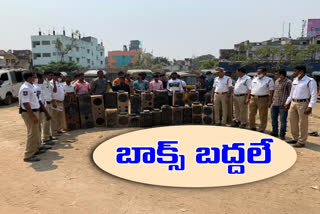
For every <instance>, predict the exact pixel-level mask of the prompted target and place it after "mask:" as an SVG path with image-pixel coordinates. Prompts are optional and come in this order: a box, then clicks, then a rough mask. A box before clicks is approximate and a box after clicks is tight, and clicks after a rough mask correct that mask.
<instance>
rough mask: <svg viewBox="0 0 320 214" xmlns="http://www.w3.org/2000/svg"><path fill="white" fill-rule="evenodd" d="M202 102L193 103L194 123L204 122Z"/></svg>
mask: <svg viewBox="0 0 320 214" xmlns="http://www.w3.org/2000/svg"><path fill="white" fill-rule="evenodd" d="M202 112H203V109H202V104H201V103H197V102H195V103H193V104H192V124H202Z"/></svg>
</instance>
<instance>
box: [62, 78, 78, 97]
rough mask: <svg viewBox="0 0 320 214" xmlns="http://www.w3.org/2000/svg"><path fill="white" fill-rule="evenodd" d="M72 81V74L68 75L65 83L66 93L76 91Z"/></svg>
mask: <svg viewBox="0 0 320 214" xmlns="http://www.w3.org/2000/svg"><path fill="white" fill-rule="evenodd" d="M71 81H72V78H71V76H66V82H65V83H64V84H63V90H64V93H66V94H70V93H75V89H74V85H73V84H71Z"/></svg>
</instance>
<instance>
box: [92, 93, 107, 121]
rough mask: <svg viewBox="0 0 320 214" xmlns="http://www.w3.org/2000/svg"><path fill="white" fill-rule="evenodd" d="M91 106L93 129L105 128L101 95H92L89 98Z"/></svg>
mask: <svg viewBox="0 0 320 214" xmlns="http://www.w3.org/2000/svg"><path fill="white" fill-rule="evenodd" d="M91 105H92V115H93V121H94V126H95V127H105V126H106V118H105V112H104V111H105V109H104V102H103V96H102V95H92V96H91Z"/></svg>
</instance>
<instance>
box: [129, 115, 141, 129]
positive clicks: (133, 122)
mask: <svg viewBox="0 0 320 214" xmlns="http://www.w3.org/2000/svg"><path fill="white" fill-rule="evenodd" d="M129 127H140V116H139V115H137V114H135V113H132V114H130V115H129Z"/></svg>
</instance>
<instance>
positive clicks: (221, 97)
mask: <svg viewBox="0 0 320 214" xmlns="http://www.w3.org/2000/svg"><path fill="white" fill-rule="evenodd" d="M220 106H221V107H222V120H221V121H220ZM214 112H215V122H216V123H221V124H222V125H225V124H226V123H227V117H228V104H227V94H215V95H214Z"/></svg>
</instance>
